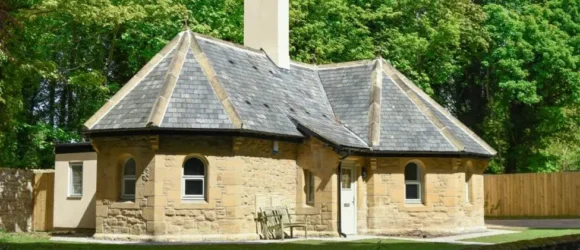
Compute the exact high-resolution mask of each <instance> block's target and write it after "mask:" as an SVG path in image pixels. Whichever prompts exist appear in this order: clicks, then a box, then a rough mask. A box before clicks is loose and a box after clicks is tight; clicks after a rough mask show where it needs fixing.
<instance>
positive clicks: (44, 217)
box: [32, 172, 54, 231]
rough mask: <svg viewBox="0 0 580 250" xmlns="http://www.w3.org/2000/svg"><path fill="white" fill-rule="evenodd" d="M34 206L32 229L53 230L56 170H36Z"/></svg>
mask: <svg viewBox="0 0 580 250" xmlns="http://www.w3.org/2000/svg"><path fill="white" fill-rule="evenodd" d="M33 199H34V208H33V212H32V229H33V230H34V231H48V230H52V221H53V207H54V172H36V173H35V175H34V198H33Z"/></svg>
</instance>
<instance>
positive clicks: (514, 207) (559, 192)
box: [484, 172, 580, 217]
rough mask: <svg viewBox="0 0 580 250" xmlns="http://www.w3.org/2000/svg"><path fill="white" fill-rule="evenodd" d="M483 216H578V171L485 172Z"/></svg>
mask: <svg viewBox="0 0 580 250" xmlns="http://www.w3.org/2000/svg"><path fill="white" fill-rule="evenodd" d="M484 185H485V187H484V189H485V216H489V217H580V172H576V173H550V174H540V173H534V174H505V175H486V176H485V178H484Z"/></svg>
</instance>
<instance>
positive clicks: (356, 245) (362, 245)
mask: <svg viewBox="0 0 580 250" xmlns="http://www.w3.org/2000/svg"><path fill="white" fill-rule="evenodd" d="M48 239H49V237H48V235H47V234H9V233H0V250H13V249H64V250H66V249H107V250H121V249H129V250H130V249H172V250H173V249H175V250H181V249H183V250H185V249H188V250H189V249H194V250H195V249H208V250H230V249H232V250H233V249H252V250H254V249H255V250H262V249H263V250H266V249H273V250H292V249H296V250H315V249H316V250H320V249H333V250H350V249H361V250H362V249H370V250H398V249H426V250H429V249H441V250H447V249H449V250H453V249H463V248H465V247H468V246H466V245H452V244H442V243H418V242H411V241H399V240H362V241H351V242H327V241H299V242H289V243H282V244H280V243H277V244H227V245H226V244H197V245H196V244H193V245H162V246H159V245H104V244H81V243H65V242H51V241H49V240H48Z"/></svg>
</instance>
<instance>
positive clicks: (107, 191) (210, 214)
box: [95, 136, 298, 241]
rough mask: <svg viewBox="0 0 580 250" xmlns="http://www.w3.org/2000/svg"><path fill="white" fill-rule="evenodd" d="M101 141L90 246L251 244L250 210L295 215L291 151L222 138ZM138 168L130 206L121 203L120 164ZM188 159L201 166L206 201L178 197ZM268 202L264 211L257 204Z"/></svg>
mask: <svg viewBox="0 0 580 250" xmlns="http://www.w3.org/2000/svg"><path fill="white" fill-rule="evenodd" d="M158 143H159V144H158V145H159V149H158V150H153V149H152V147H151V140H150V138H145V137H137V138H103V139H99V140H95V144H96V145H97V146H98V148H99V149H100V151H99V156H98V166H99V167H98V169H99V171H98V177H97V228H96V232H97V234H96V237H97V238H121V239H145V238H147V239H150V238H153V239H155V240H194V241H197V240H212V239H215V240H228V239H257V238H258V237H259V235H258V233H257V227H256V223H255V221H254V219H255V216H256V213H255V212H256V210H257V209H258V208H259V207H261V206H266V205H268V206H269V205H272V204H276V205H286V206H288V207H289V208H290V210H291V211H294V210H295V207H296V204H295V202H296V199H295V197H296V172H297V171H296V169H297V168H298V167H297V164H296V160H295V159H296V148H297V146H296V145H297V144H295V143H287V142H279V153H278V154H274V153H273V152H272V146H273V145H272V143H273V142H272V141H268V140H259V139H249V138H245V139H243V138H231V137H229V138H227V137H187V136H184V137H161V138H159V141H158ZM128 155H131V156H133V157H134V158H135V159H136V163H137V173H138V174H137V175H138V180H137V189H136V195H135V200H134V201H121V200H120V198H119V197H120V195H119V194H120V181H118V180H120V168H121V164H120V161H121V159H124V158H126V156H128ZM188 157H199V158H201V159H203V160H204V161H205V162H206V163H207V167H208V169H207V180H206V181H207V183H206V186H207V192H206V193H207V198H206V200H205V201H191V200H190V201H187V200H183V199H182V196H181V192H182V187H181V185H182V184H181V183H182V181H181V176H182V166H183V163H184V161H185V160H186V159H187V158H188ZM264 199H267V200H268V203H267V204H266V203H264V202H263V200H264Z"/></svg>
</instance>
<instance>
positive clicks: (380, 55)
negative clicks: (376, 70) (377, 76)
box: [375, 46, 383, 58]
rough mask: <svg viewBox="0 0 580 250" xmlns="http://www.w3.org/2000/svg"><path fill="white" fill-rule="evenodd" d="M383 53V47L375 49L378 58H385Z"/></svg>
mask: <svg viewBox="0 0 580 250" xmlns="http://www.w3.org/2000/svg"><path fill="white" fill-rule="evenodd" d="M382 52H383V48H381V46H377V47H376V48H375V57H376V58H383V56H382Z"/></svg>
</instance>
